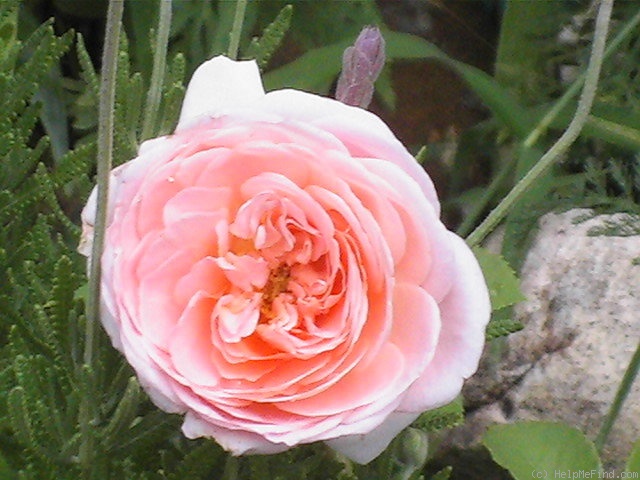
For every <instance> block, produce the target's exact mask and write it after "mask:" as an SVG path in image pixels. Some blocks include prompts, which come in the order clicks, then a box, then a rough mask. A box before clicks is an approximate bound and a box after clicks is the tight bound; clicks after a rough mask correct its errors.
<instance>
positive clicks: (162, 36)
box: [142, 0, 171, 140]
mask: <svg viewBox="0 0 640 480" xmlns="http://www.w3.org/2000/svg"><path fill="white" fill-rule="evenodd" d="M170 28H171V0H161V1H160V11H159V13H158V33H157V36H156V48H155V51H154V52H153V70H152V71H151V81H150V82H149V90H148V91H147V102H146V104H145V109H144V121H143V123H142V140H147V139H148V138H151V136H152V135H153V134H154V131H153V129H154V127H155V126H156V122H157V119H158V109H159V108H160V91H161V89H162V84H163V83H164V72H165V69H166V65H167V46H168V45H169V30H170Z"/></svg>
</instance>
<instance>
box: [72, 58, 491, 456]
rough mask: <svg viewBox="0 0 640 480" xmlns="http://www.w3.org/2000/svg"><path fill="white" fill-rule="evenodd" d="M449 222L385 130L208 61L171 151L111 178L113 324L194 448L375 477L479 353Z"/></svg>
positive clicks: (470, 297) (153, 147) (245, 69)
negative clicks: (288, 457) (348, 466)
mask: <svg viewBox="0 0 640 480" xmlns="http://www.w3.org/2000/svg"><path fill="white" fill-rule="evenodd" d="M95 202H96V195H95V191H94V193H93V194H92V195H91V197H90V199H89V202H88V204H87V206H86V207H85V209H84V211H83V215H82V218H83V223H84V238H83V241H82V244H81V247H80V250H81V251H82V252H83V253H84V254H85V255H87V256H88V255H89V253H90V246H91V241H92V225H93V223H94V217H95V207H96V205H95ZM439 208H440V207H439V204H438V200H437V197H436V192H435V190H434V187H433V184H432V182H431V180H430V179H429V177H428V176H427V175H426V174H425V172H424V171H423V170H422V169H421V168H420V167H419V166H418V164H417V163H416V162H415V160H414V159H413V158H412V156H411V155H410V154H409V153H408V152H407V150H406V149H405V148H404V147H403V146H402V145H401V144H400V142H399V141H398V140H397V139H396V138H395V137H394V136H393V134H392V133H391V132H390V131H389V129H388V128H387V126H386V125H385V124H384V123H383V122H382V121H381V120H380V119H379V118H378V117H376V116H375V115H373V114H371V113H369V112H367V111H365V110H362V109H359V108H356V107H350V106H347V105H344V104H342V103H339V102H337V101H335V100H331V99H328V98H323V97H319V96H316V95H311V94H308V93H304V92H300V91H295V90H280V91H274V92H270V93H268V94H265V93H264V90H263V88H262V84H261V80H260V75H259V72H258V69H257V67H256V64H255V63H254V62H234V61H231V60H229V59H227V58H224V57H216V58H213V59H212V60H209V61H208V62H205V63H204V64H203V65H201V66H200V67H199V68H198V70H197V71H196V72H195V74H194V76H193V79H192V80H191V83H190V84H189V88H188V90H187V94H186V98H185V100H184V105H183V110H182V115H181V117H180V122H179V124H178V127H177V129H176V133H175V134H173V135H171V136H167V137H162V138H157V139H153V140H150V141H147V142H145V143H144V144H143V145H142V146H141V148H140V152H139V155H138V157H137V158H135V159H133V160H131V161H130V162H128V163H126V164H124V165H122V166H120V167H118V168H116V169H114V170H113V172H112V177H111V187H110V200H109V220H108V225H109V226H108V230H107V236H106V245H105V251H104V255H103V257H102V266H103V278H102V292H103V293H102V322H103V324H104V327H105V329H106V330H107V332H108V333H109V335H110V337H111V340H112V342H113V344H114V346H115V347H116V348H117V349H119V350H120V351H122V352H123V353H124V354H125V355H126V357H127V360H128V361H129V363H130V364H131V365H132V366H133V368H134V369H135V371H136V372H137V375H138V377H139V380H140V383H141V385H142V386H143V387H144V388H145V389H146V391H147V392H148V393H149V395H150V396H151V398H152V399H153V401H154V402H155V403H156V404H157V405H158V407H160V408H162V409H163V410H166V411H169V412H181V413H185V414H186V415H185V418H184V424H183V426H182V430H183V432H184V434H185V435H186V436H187V437H190V438H195V437H201V436H206V437H213V438H215V439H216V440H217V441H218V442H219V443H220V444H221V445H222V446H223V447H224V448H225V449H227V450H229V451H231V452H232V453H233V454H235V455H240V454H244V453H275V452H281V451H284V450H286V449H288V448H290V447H292V446H294V445H298V444H303V443H309V442H315V441H319V440H323V441H326V442H327V443H328V444H329V445H330V446H331V447H332V448H334V449H336V450H338V451H340V452H342V453H343V454H345V455H347V456H349V457H351V458H352V459H354V460H355V461H357V462H368V461H369V460H371V459H373V458H375V457H376V456H377V455H378V454H379V453H380V452H381V451H382V450H383V449H384V448H385V447H386V446H387V444H388V443H389V442H390V441H391V439H392V438H393V437H394V436H395V435H396V434H397V433H398V432H399V431H400V430H402V429H403V428H404V427H406V426H407V425H408V424H410V423H411V422H412V421H413V420H414V419H415V418H416V417H417V416H418V415H419V414H420V413H421V412H423V411H425V410H428V409H432V408H435V407H438V406H441V405H444V404H446V403H448V402H450V401H451V400H453V399H454V397H456V395H458V394H459V393H460V389H461V386H462V382H463V380H464V379H465V378H467V377H469V376H470V375H471V374H473V373H474V371H475V370H476V367H477V364H478V359H479V357H480V352H481V350H482V347H483V343H484V329H485V326H486V323H487V321H488V318H489V311H490V307H489V298H488V293H487V287H486V285H485V282H484V279H483V276H482V273H481V271H480V268H479V267H478V264H477V262H476V260H475V258H474V256H473V254H472V253H471V251H470V250H469V248H467V246H466V245H465V243H464V241H462V240H461V239H460V238H459V237H457V236H456V235H454V234H453V233H451V232H449V231H447V229H446V228H445V227H444V225H443V224H442V223H441V222H440V220H439Z"/></svg>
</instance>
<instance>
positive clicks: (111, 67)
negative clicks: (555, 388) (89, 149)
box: [79, 0, 124, 479]
mask: <svg viewBox="0 0 640 480" xmlns="http://www.w3.org/2000/svg"><path fill="white" fill-rule="evenodd" d="M123 8H124V0H110V1H109V10H108V12H107V24H106V29H105V40H104V51H103V53H102V80H101V82H100V104H99V112H98V169H97V175H96V182H97V188H98V198H97V207H96V218H95V230H94V237H93V245H92V250H91V262H90V263H91V265H90V268H89V297H88V299H87V315H86V316H87V318H86V325H85V344H84V355H83V362H84V365H83V368H84V369H85V371H86V370H89V371H90V370H91V367H92V365H93V356H94V349H93V346H94V345H93V344H94V336H95V330H96V326H97V323H98V321H99V318H100V273H101V268H100V267H101V258H102V250H103V246H104V235H105V228H106V223H107V199H108V195H109V191H108V188H109V173H110V171H111V158H112V155H113V111H114V102H115V79H116V63H117V56H118V42H119V39H120V21H121V19H122V10H123ZM89 396H90V395H89V394H88V393H84V395H83V397H82V399H81V404H80V412H79V423H80V435H81V438H82V442H81V444H80V451H79V455H80V463H81V467H82V472H83V478H87V479H88V478H91V469H92V466H93V463H94V462H93V454H94V448H93V440H94V438H93V433H92V428H91V420H92V419H91V416H92V412H91V410H92V409H91V405H92V403H93V402H94V400H93V399H92V398H89Z"/></svg>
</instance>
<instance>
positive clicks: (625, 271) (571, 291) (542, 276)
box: [444, 210, 640, 467]
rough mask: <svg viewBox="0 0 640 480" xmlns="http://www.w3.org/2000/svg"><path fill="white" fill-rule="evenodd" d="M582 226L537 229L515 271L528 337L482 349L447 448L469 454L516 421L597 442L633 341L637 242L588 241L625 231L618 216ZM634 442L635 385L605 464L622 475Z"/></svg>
mask: <svg viewBox="0 0 640 480" xmlns="http://www.w3.org/2000/svg"><path fill="white" fill-rule="evenodd" d="M589 217H591V215H590V211H588V210H572V211H569V212H566V213H563V214H548V215H545V216H544V217H542V219H541V220H540V230H539V232H538V234H537V238H536V239H535V241H534V243H533V244H532V247H531V250H530V251H529V253H528V255H527V259H526V261H525V264H524V266H523V269H522V272H521V279H522V290H523V293H524V294H525V296H526V297H527V301H525V302H522V303H521V304H519V305H518V306H517V307H516V308H515V315H516V316H517V318H518V319H519V320H520V321H521V322H522V323H523V324H524V325H525V328H524V330H522V331H520V332H517V333H515V334H513V335H511V336H509V337H508V338H506V339H498V340H497V341H494V342H493V343H492V344H490V345H488V346H487V351H486V352H485V355H484V358H483V361H482V364H481V368H480V370H479V372H478V374H476V376H474V377H472V379H471V380H470V381H469V382H468V383H467V385H466V387H465V396H466V399H467V402H468V404H469V407H468V408H469V411H470V415H469V419H468V422H467V423H466V424H465V425H464V426H462V427H460V428H458V429H454V430H453V431H452V432H451V434H450V435H449V436H448V438H447V439H446V440H445V443H444V444H445V445H448V446H451V445H454V446H459V447H468V446H472V445H475V444H477V443H478V442H479V441H480V439H481V437H482V434H483V433H484V431H485V430H486V427H487V426H488V425H491V424H494V423H504V422H515V421H520V420H547V421H562V422H567V423H569V424H570V425H573V426H576V427H578V428H580V429H581V430H582V431H583V432H585V433H586V434H587V436H588V437H590V438H591V439H595V437H596V435H597V433H598V430H599V428H600V425H601V423H602V420H603V418H604V416H605V415H606V413H607V411H608V409H609V406H610V405H611V402H612V400H613V397H614V395H615V393H616V390H617V388H618V385H619V383H620V380H621V378H622V376H623V373H624V371H625V369H626V367H627V365H628V363H629V360H630V359H631V357H632V355H633V353H634V351H635V349H636V346H637V345H638V342H639V341H640V317H639V312H640V265H638V263H639V262H638V260H639V259H640V236H638V235H635V236H602V235H601V236H591V235H589V232H590V231H591V232H593V230H594V229H598V228H600V229H602V228H603V227H604V228H605V229H607V228H608V227H607V226H608V225H610V224H611V223H612V222H613V223H614V224H620V223H622V224H624V223H625V220H626V221H627V227H629V226H630V225H631V224H630V223H629V221H628V220H629V218H630V217H628V216H625V215H624V214H618V215H613V216H611V215H602V216H597V217H594V218H590V219H589V220H586V221H580V220H584V218H589ZM635 221H636V222H640V219H637V218H636V219H635ZM638 229H640V227H638V228H636V230H638ZM623 230H624V229H623ZM630 230H632V229H629V228H627V230H626V231H627V233H629V231H630ZM636 233H637V232H636ZM638 438H640V380H639V381H637V382H636V383H635V384H634V386H633V388H632V391H631V393H630V395H629V397H628V399H627V401H626V403H625V405H624V407H623V410H622V412H621V415H620V417H619V418H618V420H617V422H616V424H615V425H614V428H613V430H612V432H611V434H610V436H609V440H608V442H607V445H606V448H605V451H604V455H603V457H604V458H603V460H604V461H605V462H606V464H607V465H608V466H610V467H621V466H622V465H624V460H625V459H626V457H627V456H628V453H629V451H630V448H631V446H632V444H633V442H634V441H635V440H637V439H638Z"/></svg>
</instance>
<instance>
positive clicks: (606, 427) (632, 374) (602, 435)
mask: <svg viewBox="0 0 640 480" xmlns="http://www.w3.org/2000/svg"><path fill="white" fill-rule="evenodd" d="M639 370H640V343H638V347H637V348H636V352H635V353H634V354H633V357H631V361H630V362H629V366H628V367H627V370H626V371H625V372H624V376H623V377H622V381H621V382H620V386H618V391H617V392H616V396H615V398H614V399H613V403H612V404H611V407H609V411H608V412H607V416H606V417H605V418H604V420H603V422H602V426H601V427H600V431H599V432H598V436H597V438H596V441H595V445H596V448H597V449H598V452H600V453H602V448H603V447H604V444H605V443H606V441H607V437H608V436H609V432H610V431H611V427H613V424H614V422H615V421H616V419H617V418H618V415H619V414H620V409H621V408H622V404H623V403H624V401H625V400H626V399H627V396H629V392H630V391H631V386H632V385H633V381H634V380H635V378H636V376H637V375H638V371H639Z"/></svg>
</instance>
